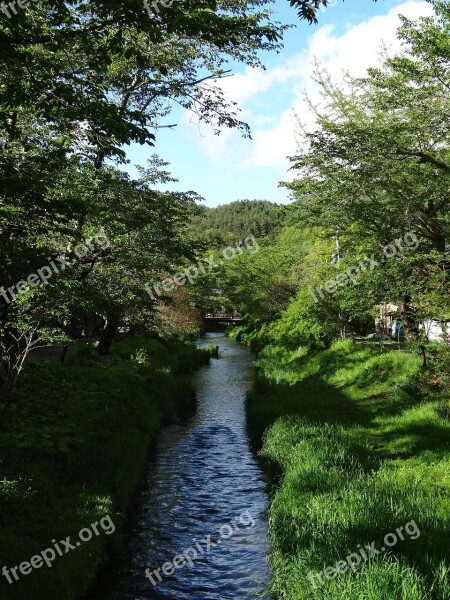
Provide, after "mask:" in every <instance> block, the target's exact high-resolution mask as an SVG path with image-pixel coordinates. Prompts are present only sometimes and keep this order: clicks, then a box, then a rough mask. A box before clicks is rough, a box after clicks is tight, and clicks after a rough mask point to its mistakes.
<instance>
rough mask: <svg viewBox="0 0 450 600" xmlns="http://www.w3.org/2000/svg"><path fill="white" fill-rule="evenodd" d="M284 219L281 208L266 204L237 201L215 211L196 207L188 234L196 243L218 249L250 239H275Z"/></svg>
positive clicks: (218, 207) (252, 201)
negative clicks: (236, 241) (199, 242)
mask: <svg viewBox="0 0 450 600" xmlns="http://www.w3.org/2000/svg"><path fill="white" fill-rule="evenodd" d="M282 219H283V210H282V207H281V206H277V205H276V204H274V203H273V202H268V201H267V200H237V201H236V202H231V203H230V204H224V205H222V206H216V207H215V208H208V207H205V206H201V205H196V207H195V209H193V210H192V214H191V219H190V224H189V227H188V231H189V233H190V234H191V235H192V237H193V239H194V240H199V241H203V242H206V243H207V245H208V246H218V247H219V246H221V245H222V246H223V245H227V243H228V242H233V241H235V240H243V239H244V238H246V237H247V236H248V235H254V236H255V237H257V238H261V237H265V236H267V235H274V234H275V233H276V232H277V230H278V228H279V227H280V225H281V223H282Z"/></svg>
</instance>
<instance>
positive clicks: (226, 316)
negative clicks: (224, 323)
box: [204, 312, 242, 321]
mask: <svg viewBox="0 0 450 600" xmlns="http://www.w3.org/2000/svg"><path fill="white" fill-rule="evenodd" d="M204 317H205V319H229V320H230V321H231V320H233V319H242V317H241V315H239V314H238V313H227V312H207V313H205V315H204Z"/></svg>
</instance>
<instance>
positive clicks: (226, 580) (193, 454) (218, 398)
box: [107, 333, 270, 600]
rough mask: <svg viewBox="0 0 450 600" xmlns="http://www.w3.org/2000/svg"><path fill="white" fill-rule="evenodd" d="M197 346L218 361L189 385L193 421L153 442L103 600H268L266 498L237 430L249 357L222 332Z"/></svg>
mask: <svg viewBox="0 0 450 600" xmlns="http://www.w3.org/2000/svg"><path fill="white" fill-rule="evenodd" d="M201 342H202V343H204V344H206V343H214V344H216V345H218V346H219V347H220V351H221V358H220V359H219V360H215V359H213V360H212V361H211V365H210V366H207V367H203V368H202V369H200V370H199V371H197V372H196V373H195V374H194V375H192V376H190V377H189V380H190V381H191V382H192V384H193V385H195V387H196V389H197V398H198V410H197V412H196V415H195V416H194V417H192V418H190V419H189V420H187V421H185V422H183V423H180V424H177V425H173V426H170V427H166V428H164V429H163V430H162V431H161V432H160V434H159V437H158V442H157V452H156V454H155V457H154V459H152V461H151V463H150V464H149V468H148V472H147V474H146V480H145V485H144V489H143V492H142V496H141V498H140V501H139V507H138V512H137V514H136V516H135V518H134V521H133V525H132V532H131V537H130V541H129V545H128V549H127V553H126V556H125V557H124V563H123V566H122V568H121V571H120V573H119V575H118V577H117V581H115V583H114V585H113V590H112V591H111V592H110V593H108V595H107V598H108V600H119V599H120V600H125V599H126V600H129V599H133V600H149V599H161V600H162V599H174V600H175V599H176V600H181V599H189V600H227V599H239V600H244V599H249V600H250V599H257V598H263V599H265V600H267V599H268V598H269V596H268V594H267V592H266V589H267V587H268V581H269V577H270V574H269V568H268V562H267V557H268V552H269V547H268V542H267V506H268V498H267V495H266V485H265V481H264V477H263V474H262V472H261V469H260V467H259V465H258V462H257V461H256V459H255V456H254V454H253V453H252V451H251V449H250V446H249V440H248V438H247V434H246V428H245V406H244V404H245V393H246V391H247V390H248V389H249V388H250V386H251V385H252V383H253V379H254V371H253V367H252V361H253V356H252V355H251V354H250V352H249V351H248V350H247V349H246V348H244V347H242V346H240V345H239V344H238V343H237V342H236V341H234V340H232V339H229V338H226V337H225V336H224V334H223V333H209V334H206V337H205V338H203V339H202V340H201ZM233 519H234V522H232V521H233ZM208 535H209V536H211V537H210V538H209V540H208V538H207V536H208ZM210 542H212V544H214V545H212V544H211V543H210ZM196 543H197V544H198V545H197V546H196ZM194 552H195V553H196V554H197V558H195V556H194ZM183 553H184V554H183ZM176 555H182V556H181V558H179V559H178V561H177V563H178V565H179V566H178V567H177V568H174V566H173V559H174V557H175V556H176ZM187 557H192V560H191V561H190V564H189V562H188V561H187V560H186V559H187ZM169 561H170V562H172V565H169V566H166V574H165V573H164V572H163V571H162V567H163V565H164V563H166V562H169ZM183 562H184V566H182V565H183ZM158 568H160V569H161V570H160V571H159V572H158V575H159V577H158V575H157V574H154V573H152V572H153V571H154V570H155V569H158ZM146 569H149V571H148V573H149V574H150V575H152V580H153V581H152V580H150V579H149V578H147V577H146V576H145V571H146ZM172 570H173V573H172V574H170V575H168V574H167V573H171V571H172ZM159 579H161V581H159Z"/></svg>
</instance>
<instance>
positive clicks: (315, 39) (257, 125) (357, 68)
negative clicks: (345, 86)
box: [196, 0, 433, 177]
mask: <svg viewBox="0 0 450 600" xmlns="http://www.w3.org/2000/svg"><path fill="white" fill-rule="evenodd" d="M432 12H433V11H432V7H431V6H430V4H429V3H428V2H425V1H423V0H408V1H406V2H403V3H402V4H399V5H398V6H396V7H395V8H394V9H392V10H390V11H389V12H388V13H386V14H385V15H381V16H375V17H372V18H369V19H367V20H366V21H363V22H361V23H358V24H355V25H351V26H349V27H348V28H347V30H346V31H345V32H344V33H337V32H336V30H335V28H334V26H332V25H324V26H322V27H320V28H319V29H317V30H316V31H315V33H314V34H313V35H312V36H311V37H310V39H309V42H308V47H307V48H306V50H305V51H303V52H301V53H299V54H297V55H294V56H290V57H288V58H283V59H281V61H280V63H279V65H277V66H276V67H275V68H272V69H269V70H267V71H263V70H261V69H250V68H248V67H247V68H246V70H245V71H244V73H240V74H237V75H235V76H233V77H229V78H227V79H225V80H223V81H221V82H220V85H221V87H222V89H223V90H224V91H225V93H226V94H227V96H228V97H229V98H230V99H232V100H235V101H237V102H238V103H239V105H240V107H241V108H242V110H243V114H244V115H245V116H246V118H247V121H248V122H249V123H250V124H251V125H252V136H253V142H250V143H249V142H246V153H247V156H246V157H245V158H244V159H243V160H240V161H236V163H237V164H239V163H240V164H239V166H237V167H235V168H238V169H252V168H258V167H266V168H267V167H275V168H278V169H280V172H283V173H284V172H286V171H287V168H288V165H289V163H288V161H287V159H286V156H288V155H290V154H291V155H292V154H293V153H295V150H296V141H295V121H294V119H293V109H294V110H295V112H296V113H297V114H299V115H300V116H301V117H302V120H305V121H306V122H307V123H308V122H309V123H311V122H313V117H312V115H311V114H310V113H309V111H308V108H307V105H306V104H305V101H304V97H303V93H304V91H306V92H307V93H308V95H309V96H310V97H312V98H313V99H315V98H317V97H318V90H317V86H316V84H314V82H313V80H312V78H311V76H312V73H313V70H314V67H313V62H314V60H315V59H317V60H318V62H319V63H320V64H321V66H323V67H324V68H325V69H326V70H327V71H328V72H329V73H330V75H331V76H332V78H333V80H334V81H336V82H337V81H339V80H340V79H342V76H343V71H344V70H347V71H349V72H350V73H351V74H352V75H355V76H360V75H364V74H365V72H366V70H367V68H368V67H370V66H375V65H376V63H377V61H378V58H376V57H379V55H380V51H381V48H382V44H383V43H384V44H385V45H386V46H387V48H388V51H389V54H393V53H397V52H400V51H401V44H400V42H399V40H397V38H396V30H397V28H398V26H399V24H400V21H399V18H398V14H403V15H405V16H406V17H408V18H410V19H413V20H415V19H418V18H419V17H421V16H425V15H430V14H432ZM283 84H284V86H285V87H284V89H286V87H287V86H288V87H289V90H290V91H291V94H293V95H294V100H293V101H292V95H290V96H289V95H288V94H286V101H285V103H283V104H282V105H280V106H279V107H278V110H277V108H274V106H273V102H270V105H269V104H267V108H265V107H264V101H267V100H268V95H269V97H270V95H272V94H274V93H275V92H276V90H277V87H279V86H280V85H283ZM278 98H279V96H277V99H278ZM269 99H270V98H269ZM277 102H278V100H277ZM286 103H291V105H289V104H286ZM278 104H280V103H278ZM249 105H251V106H249ZM253 113H254V114H253ZM274 121H275V124H274ZM205 133H206V132H204V134H205ZM196 134H197V136H198V132H196ZM197 139H198V137H197ZM200 143H201V146H202V149H203V151H204V153H205V154H206V156H207V157H208V158H209V159H210V160H211V161H212V162H219V161H226V162H228V160H230V159H231V158H232V157H233V156H235V155H236V153H241V152H242V150H239V148H238V147H240V144H239V142H238V135H237V134H236V133H234V132H230V131H227V132H224V135H221V136H220V137H219V138H217V137H215V136H212V135H210V133H209V132H208V133H207V134H206V135H204V137H202V138H201V140H200ZM291 176H292V175H291ZM291 176H290V177H291Z"/></svg>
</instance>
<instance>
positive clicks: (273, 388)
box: [247, 341, 450, 600]
mask: <svg viewBox="0 0 450 600" xmlns="http://www.w3.org/2000/svg"><path fill="white" fill-rule="evenodd" d="M257 365H258V369H259V373H258V380H257V385H256V387H255V389H254V391H252V392H251V393H250V394H249V396H248V401H247V415H248V425H249V431H250V433H251V435H252V436H253V439H254V441H255V442H256V443H258V442H259V444H260V445H261V440H262V450H261V456H262V458H263V460H264V462H265V465H266V467H267V470H268V473H269V474H270V475H271V479H272V484H273V495H272V503H271V508H270V533H271V540H272V547H273V555H272V561H273V568H274V576H273V584H272V587H273V590H272V591H273V595H274V597H275V598H284V599H289V600H303V599H323V598H325V599H327V600H338V599H339V600H341V599H345V600H347V599H349V600H353V599H361V600H362V599H363V598H364V599H366V598H370V599H373V600H375V599H377V600H378V599H379V598H380V599H381V598H383V599H387V600H400V599H402V600H411V599H413V600H428V599H429V600H445V599H448V598H450V586H449V582H448V575H449V570H450V569H449V556H450V554H449V549H448V540H449V539H450V523H449V517H450V454H449V440H450V423H449V421H448V418H445V414H446V413H445V411H443V410H442V406H443V403H445V400H446V393H445V392H443V391H442V390H441V391H440V392H439V393H436V394H427V393H426V389H427V388H426V386H425V385H424V381H423V377H422V376H421V372H420V360H419V358H418V357H416V356H413V355H411V354H407V353H405V352H398V351H394V350H389V351H385V352H384V353H381V351H380V348H379V347H377V346H375V345H373V346H371V345H368V344H365V345H359V344H352V343H351V342H349V341H345V342H336V343H335V344H334V345H333V346H332V347H331V348H330V349H328V350H326V351H324V352H321V353H319V354H316V355H313V356H308V355H306V354H305V353H302V352H298V353H293V352H287V351H285V350H283V349H281V348H277V347H273V346H269V347H266V348H265V349H264V350H263V351H262V352H261V353H260V355H259V357H258V360H257ZM411 521H414V522H415V524H416V525H417V527H418V529H419V531H420V536H418V537H417V539H411V538H409V537H406V539H405V540H404V541H401V540H399V541H398V543H397V544H396V545H395V546H393V547H392V548H391V549H390V550H389V551H387V552H383V553H381V554H380V555H377V556H376V557H373V558H372V559H370V560H368V561H367V562H366V561H364V560H362V561H361V565H360V566H359V568H357V569H356V572H353V571H351V570H350V569H348V570H347V572H345V573H340V574H338V575H337V576H336V577H334V578H333V579H328V578H327V577H326V576H325V575H322V581H323V585H319V583H318V581H317V580H316V579H315V580H314V581H315V583H316V585H317V587H314V585H313V584H312V583H311V581H310V580H308V579H307V575H308V573H310V572H312V573H320V572H322V571H323V569H325V568H326V567H333V566H335V565H336V563H337V562H338V561H340V560H345V559H346V556H348V555H350V554H351V553H353V552H358V544H360V545H361V546H362V547H363V548H364V545H365V544H370V543H371V542H374V541H375V542H376V547H377V548H378V549H379V548H381V547H382V545H383V539H384V536H385V535H386V534H388V533H391V532H395V531H396V529H397V528H398V527H401V526H405V524H406V523H409V522H411ZM411 527H412V526H411ZM329 574H330V575H331V574H332V572H331V571H329Z"/></svg>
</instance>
